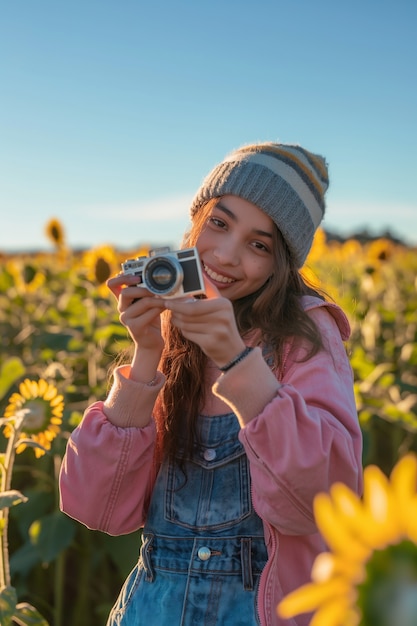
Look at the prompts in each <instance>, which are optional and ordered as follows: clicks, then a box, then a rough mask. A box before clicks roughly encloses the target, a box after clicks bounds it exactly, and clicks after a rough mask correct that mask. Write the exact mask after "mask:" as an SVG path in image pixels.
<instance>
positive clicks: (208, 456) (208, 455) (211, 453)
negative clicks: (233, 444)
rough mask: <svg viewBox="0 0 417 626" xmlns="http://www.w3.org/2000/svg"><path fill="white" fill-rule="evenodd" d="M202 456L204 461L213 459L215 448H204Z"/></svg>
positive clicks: (215, 454)
mask: <svg viewBox="0 0 417 626" xmlns="http://www.w3.org/2000/svg"><path fill="white" fill-rule="evenodd" d="M203 456H204V458H205V460H206V461H214V459H215V458H216V456H217V453H216V450H214V448H207V449H206V450H204V453H203Z"/></svg>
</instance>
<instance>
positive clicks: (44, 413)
mask: <svg viewBox="0 0 417 626" xmlns="http://www.w3.org/2000/svg"><path fill="white" fill-rule="evenodd" d="M48 408H49V402H45V401H44V400H42V399H41V398H34V399H32V400H28V401H27V402H26V403H25V406H24V407H23V408H22V409H21V410H20V411H19V412H18V417H22V418H23V430H24V431H25V432H27V433H38V432H40V431H41V430H43V429H44V427H45V424H46V423H47V422H48V421H49V414H48V413H49V412H48Z"/></svg>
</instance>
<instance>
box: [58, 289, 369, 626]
mask: <svg viewBox="0 0 417 626" xmlns="http://www.w3.org/2000/svg"><path fill="white" fill-rule="evenodd" d="M303 305H304V308H305V310H307V311H309V315H310V316H311V317H312V318H313V319H314V320H315V322H316V324H317V325H318V326H319V328H320V329H321V331H322V334H323V338H324V344H325V347H326V350H322V351H320V352H319V353H318V354H316V355H315V356H314V357H312V358H310V359H308V360H307V361H304V362H303V361H300V360H299V358H300V356H301V357H302V353H303V349H302V348H300V349H299V350H298V351H295V350H291V349H290V348H291V346H290V345H288V350H287V353H286V354H287V356H286V360H285V363H284V368H283V371H282V372H281V373H280V376H279V380H280V383H281V385H282V386H280V385H279V384H278V385H277V393H276V395H275V397H274V399H273V400H272V401H271V402H269V403H268V404H267V405H266V406H265V408H264V409H263V410H262V411H261V412H260V413H259V415H258V416H257V417H255V418H254V419H253V420H252V421H250V422H249V423H248V424H247V425H246V426H245V427H243V428H242V429H241V431H240V434H239V439H240V441H241V442H242V444H243V446H244V447H245V450H246V453H247V455H248V458H249V462H250V470H251V479H252V495H253V504H254V507H255V509H256V511H257V513H258V515H260V517H261V518H262V519H263V521H264V528H265V541H266V545H267V548H268V554H269V559H268V563H267V565H266V566H265V569H264V571H263V573H262V577H261V582H260V586H259V594H258V610H259V615H260V620H261V624H262V626H284V625H286V626H307V624H308V623H309V620H310V618H311V616H310V615H302V616H299V617H297V618H296V619H295V620H281V619H280V618H278V616H277V614H276V607H277V605H278V603H279V601H280V599H281V598H282V597H283V596H284V595H286V594H287V593H289V592H290V591H292V590H293V589H296V588H297V587H299V586H300V585H302V584H304V583H306V582H308V581H309V580H310V572H311V567H312V563H313V561H314V558H315V556H316V555H317V554H318V553H319V552H322V551H323V550H324V549H326V548H325V545H324V542H323V540H322V539H321V537H320V535H319V534H318V533H317V528H316V525H315V522H314V516H313V511H312V503H313V499H314V496H315V495H316V493H318V492H321V491H328V490H329V487H330V485H331V484H332V483H334V482H338V481H341V482H344V483H345V484H346V485H348V487H349V488H350V489H352V490H353V491H355V492H357V493H360V492H361V489H362V462H361V453H362V437H361V431H360V428H359V424H358V419H357V413H356V408H355V401H354V395H353V377H352V371H351V368H350V365H349V362H348V359H347V356H346V351H345V347H344V345H343V341H344V340H346V339H347V338H348V336H349V333H350V329H349V323H348V321H347V319H346V317H345V315H344V313H343V312H342V311H341V310H340V308H338V307H337V306H336V305H334V304H331V303H326V302H323V301H321V300H319V299H318V298H314V297H304V298H303ZM265 367H266V365H265V361H264V359H263V357H262V353H261V350H260V349H259V348H255V350H253V351H252V352H251V353H250V354H249V356H248V357H246V358H245V359H244V360H243V361H242V362H241V363H239V364H238V365H237V366H235V367H234V368H232V369H231V370H230V371H229V372H227V374H224V375H222V376H220V378H219V379H218V381H217V382H216V383H215V385H214V386H213V391H214V393H215V395H216V396H218V397H220V398H222V399H224V400H225V401H227V403H228V404H229V405H230V406H234V404H236V406H239V402H242V398H241V397H240V396H241V395H242V379H243V380H246V379H245V376H246V377H251V378H252V379H253V378H256V377H257V376H264V375H267V374H266V371H265V369H264V368H265ZM127 375H128V367H122V368H119V369H118V370H116V372H115V380H114V384H113V387H112V389H111V392H110V394H109V397H108V398H107V400H106V401H105V402H96V403H95V404H93V405H92V406H90V407H89V408H88V409H87V411H86V413H85V415H84V418H83V420H82V422H81V424H80V425H79V426H78V428H76V429H75V430H74V432H73V433H72V436H71V438H70V440H69V442H68V447H67V451H66V455H65V457H64V460H63V464H62V468H61V476H60V489H61V508H62V510H63V511H64V512H65V513H67V514H68V515H70V516H71V517H73V518H74V519H76V520H78V521H80V522H82V523H83V524H85V525H86V526H88V527H89V528H91V529H96V530H101V531H103V532H106V533H109V534H112V535H120V534H126V533H130V532H133V531H134V530H137V529H139V528H141V527H143V525H144V523H145V519H146V509H147V503H148V502H149V498H150V494H151V492H152V487H153V482H154V480H155V470H154V465H153V452H154V442H155V426H154V422H153V420H152V411H153V406H154V403H155V401H156V398H157V395H158V393H159V391H160V389H161V388H162V386H163V384H164V377H163V375H162V374H159V377H158V384H157V385H156V386H154V387H149V386H147V385H143V384H140V383H136V382H133V381H131V380H129V379H128V378H127ZM268 375H269V369H268ZM242 377H243V378H242ZM139 412H140V415H141V420H142V423H145V422H144V421H143V420H144V419H145V420H146V416H148V417H149V424H148V425H147V426H145V427H143V428H138V427H136V426H135V421H136V419H137V415H138V413H139ZM110 419H111V421H110Z"/></svg>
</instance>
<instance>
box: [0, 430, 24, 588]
mask: <svg viewBox="0 0 417 626" xmlns="http://www.w3.org/2000/svg"><path fill="white" fill-rule="evenodd" d="M22 422H23V420H22V419H20V420H16V423H15V424H14V425H13V426H12V433H11V435H10V438H9V440H8V442H7V448H6V454H5V456H4V465H3V471H2V473H1V492H3V491H9V490H10V486H11V483H12V474H13V465H14V459H15V454H16V453H15V450H16V442H17V440H18V438H19V434H20V430H21V427H22ZM0 515H1V517H0V519H1V521H2V527H1V532H0V589H1V588H3V587H10V584H11V579H10V558H9V541H8V527H9V509H8V508H6V509H3V510H2V511H0Z"/></svg>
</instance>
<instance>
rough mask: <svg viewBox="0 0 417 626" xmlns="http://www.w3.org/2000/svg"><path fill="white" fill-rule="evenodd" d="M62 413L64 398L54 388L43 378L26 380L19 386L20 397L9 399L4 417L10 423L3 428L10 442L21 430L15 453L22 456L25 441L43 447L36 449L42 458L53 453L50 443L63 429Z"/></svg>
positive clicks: (17, 395)
mask: <svg viewBox="0 0 417 626" xmlns="http://www.w3.org/2000/svg"><path fill="white" fill-rule="evenodd" d="M63 411H64V402H63V396H62V395H59V394H58V390H57V389H56V387H55V386H54V385H52V384H51V383H48V382H47V381H46V380H44V379H43V378H40V379H39V380H38V381H35V380H29V379H28V378H26V379H25V380H24V381H23V382H22V383H20V385H19V393H17V392H16V393H13V394H12V395H11V396H10V398H9V404H8V405H7V407H6V410H5V413H4V417H5V418H6V419H8V420H10V422H9V423H7V424H6V425H5V427H4V435H5V437H7V438H9V437H11V436H12V434H13V432H14V430H15V429H16V428H18V429H19V436H18V441H17V447H16V453H17V454H19V453H20V452H23V450H25V449H26V447H27V443H26V441H27V440H31V441H33V442H34V443H35V444H38V445H39V446H41V447H38V446H35V447H34V451H35V455H36V457H37V458H39V457H41V456H42V455H43V454H45V451H46V450H50V449H51V442H52V441H53V440H54V439H55V437H56V436H57V434H58V433H59V431H60V429H61V424H62V414H63Z"/></svg>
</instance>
